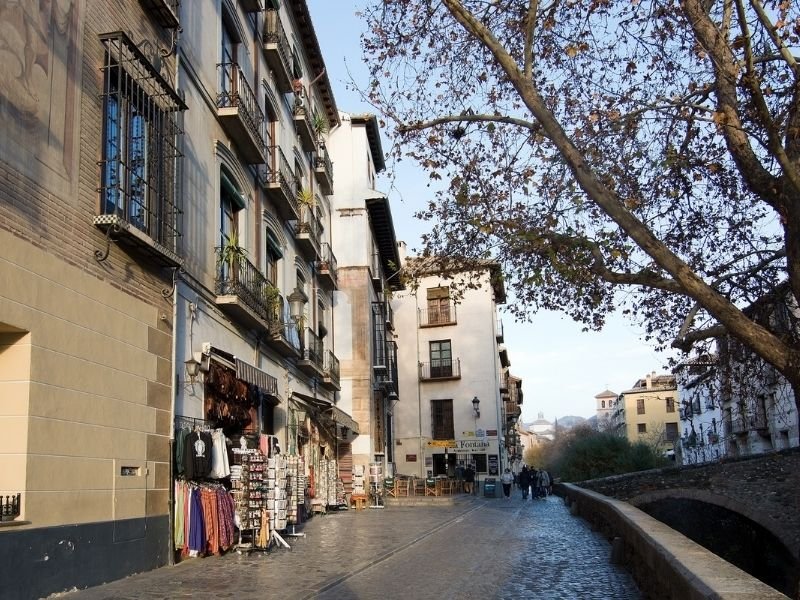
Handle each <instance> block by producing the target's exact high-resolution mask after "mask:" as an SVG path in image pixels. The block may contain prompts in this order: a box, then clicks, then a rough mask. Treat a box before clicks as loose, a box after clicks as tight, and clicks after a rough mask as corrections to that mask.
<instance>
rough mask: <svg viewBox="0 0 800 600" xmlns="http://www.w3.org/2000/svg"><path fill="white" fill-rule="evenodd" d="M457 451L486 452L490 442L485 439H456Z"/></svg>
mask: <svg viewBox="0 0 800 600" xmlns="http://www.w3.org/2000/svg"><path fill="white" fill-rule="evenodd" d="M455 448H456V452H458V451H461V452H486V450H488V449H489V442H487V441H485V440H456V446H455Z"/></svg>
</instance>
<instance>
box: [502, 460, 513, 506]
mask: <svg viewBox="0 0 800 600" xmlns="http://www.w3.org/2000/svg"><path fill="white" fill-rule="evenodd" d="M500 481H501V483H502V484H503V496H505V498H506V500H511V484H512V483H514V475H512V474H511V469H508V468H506V470H505V471H504V472H503V475H502V477H500Z"/></svg>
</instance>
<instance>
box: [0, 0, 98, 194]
mask: <svg viewBox="0 0 800 600" xmlns="http://www.w3.org/2000/svg"><path fill="white" fill-rule="evenodd" d="M82 4H83V3H82V1H81V0H4V1H3V2H0V123H2V129H3V133H4V135H2V136H0V154H1V155H2V157H3V159H4V160H7V161H8V162H9V163H11V166H12V167H13V168H14V169H16V170H19V171H21V172H22V173H23V174H24V175H27V176H28V177H31V178H33V179H35V180H37V181H38V182H40V183H42V184H43V185H45V187H47V188H48V189H53V188H54V187H55V186H57V185H63V184H64V183H67V182H74V181H75V179H76V178H75V177H74V175H75V170H76V159H77V144H78V134H77V132H78V125H77V117H78V97H79V96H78V90H79V85H80V71H81V69H80V65H81V61H80V54H79V48H80V31H79V30H80V28H81V25H80V23H81V19H80V14H79V13H80V12H81V10H82V9H81V5H82Z"/></svg>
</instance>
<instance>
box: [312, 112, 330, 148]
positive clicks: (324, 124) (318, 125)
mask: <svg viewBox="0 0 800 600" xmlns="http://www.w3.org/2000/svg"><path fill="white" fill-rule="evenodd" d="M311 126H312V127H313V128H314V133H316V134H317V139H318V140H319V142H320V143H321V144H322V142H323V140H322V136H323V135H325V134H326V133H328V131H329V126H328V119H327V118H326V117H325V115H323V114H322V113H320V112H317V111H314V114H313V116H312V117H311ZM323 147H324V146H323Z"/></svg>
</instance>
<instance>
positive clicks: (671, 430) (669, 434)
mask: <svg viewBox="0 0 800 600" xmlns="http://www.w3.org/2000/svg"><path fill="white" fill-rule="evenodd" d="M664 425H665V427H664V434H665V436H666V438H667V441H669V442H674V441H675V440H677V439H678V424H677V423H665V424H664Z"/></svg>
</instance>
